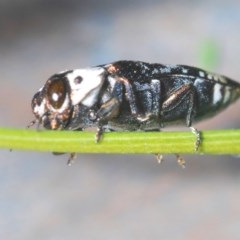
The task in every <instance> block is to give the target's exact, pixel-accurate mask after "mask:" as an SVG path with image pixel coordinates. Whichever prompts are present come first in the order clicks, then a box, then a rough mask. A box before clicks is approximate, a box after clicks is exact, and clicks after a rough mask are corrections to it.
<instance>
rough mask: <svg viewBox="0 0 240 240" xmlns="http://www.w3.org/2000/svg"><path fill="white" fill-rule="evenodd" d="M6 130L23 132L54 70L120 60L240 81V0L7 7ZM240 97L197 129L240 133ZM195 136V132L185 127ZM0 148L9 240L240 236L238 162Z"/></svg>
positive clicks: (1, 51) (0, 211)
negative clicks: (71, 158) (207, 57)
mask: <svg viewBox="0 0 240 240" xmlns="http://www.w3.org/2000/svg"><path fill="white" fill-rule="evenodd" d="M0 30H1V32H0V73H1V79H0V87H1V93H0V106H1V114H0V123H1V126H6V127H18V128H24V127H25V126H26V125H27V124H28V123H29V122H30V121H31V120H32V119H33V115H32V113H31V108H30V102H31V98H32V96H33V94H34V93H35V92H36V91H37V90H38V89H39V88H40V87H41V86H42V85H43V84H44V83H45V81H46V79H47V78H48V77H49V76H50V75H52V74H53V73H55V72H58V71H61V70H64V69H71V68H79V67H86V66H93V65H96V64H102V63H108V62H111V61H115V60H119V59H132V60H143V61H150V62H160V63H180V64H187V65H195V66H199V67H200V66H204V62H203V61H202V60H201V53H202V50H203V49H206V47H207V46H208V45H209V42H210V43H213V45H214V47H215V48H216V50H217V54H218V56H217V61H215V62H214V64H212V65H211V66H206V65H205V68H208V70H211V71H214V72H218V73H222V74H225V75H227V76H229V77H232V78H234V79H238V81H240V80H239V79H240V68H239V62H240V57H239V56H240V47H239V42H240V2H239V1H237V0H236V1H233V0H228V1H217V0H216V1H207V0H202V1H197V0H195V1H175V2H174V1H154V0H150V1H142V0H140V1H135V0H132V1H130V0H129V1H128V0H122V1H110V0H103V1H97V0H90V1H74V0H71V1H63V0H62V1H56V0H55V1H53V0H52V1H44V0H41V1H40V0H31V1H27V0H18V1H17V0H15V1H13V0H12V1H7V0H5V1H4V0H1V1H0ZM239 104H240V102H239V101H238V102H237V103H235V104H234V105H232V106H231V107H229V109H228V110H226V111H225V112H223V113H221V114H220V115H218V116H217V117H215V118H212V119H210V120H208V121H204V122H202V123H200V124H196V125H195V126H197V127H198V128H199V129H213V128H233V127H240V115H239ZM184 130H187V129H184ZM66 160H67V155H62V156H58V157H56V156H53V155H52V154H51V153H38V152H27V151H26V152H24V151H17V150H14V151H13V152H9V151H8V150H6V149H2V150H1V157H0V239H195V240H198V239H239V237H240V206H239V201H240V174H239V173H240V161H239V158H237V157H233V156H211V157H210V156H191V155H186V156H185V160H186V161H187V168H186V169H185V170H182V169H181V168H180V167H179V166H178V165H177V164H176V163H175V159H174V157H173V156H165V161H164V163H163V164H162V165H158V164H157V163H156V161H155V159H154V157H153V156H151V155H90V154H83V155H79V156H78V159H77V161H76V163H75V164H74V165H73V166H72V167H67V166H66Z"/></svg>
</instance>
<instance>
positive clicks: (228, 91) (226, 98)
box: [223, 87, 231, 103]
mask: <svg viewBox="0 0 240 240" xmlns="http://www.w3.org/2000/svg"><path fill="white" fill-rule="evenodd" d="M230 98H231V88H230V87H225V91H224V97H223V103H226V102H228V101H229V99H230Z"/></svg>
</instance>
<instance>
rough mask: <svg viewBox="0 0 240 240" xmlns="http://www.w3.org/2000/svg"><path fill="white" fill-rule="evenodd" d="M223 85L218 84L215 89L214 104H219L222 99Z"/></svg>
mask: <svg viewBox="0 0 240 240" xmlns="http://www.w3.org/2000/svg"><path fill="white" fill-rule="evenodd" d="M221 89H222V85H221V84H219V83H216V84H215V85H214V88H213V104H217V103H218V102H219V101H220V100H221V99H222V93H221Z"/></svg>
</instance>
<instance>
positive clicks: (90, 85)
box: [66, 67, 105, 107]
mask: <svg viewBox="0 0 240 240" xmlns="http://www.w3.org/2000/svg"><path fill="white" fill-rule="evenodd" d="M104 71H105V69H104V68H101V67H93V68H85V69H75V70H73V72H71V73H68V74H67V75H66V77H67V79H68V81H69V84H70V88H71V100H72V104H73V105H76V104H78V103H80V102H81V103H82V104H84V105H86V106H88V107H91V106H92V105H93V104H94V103H95V102H96V100H97V94H98V93H99V91H100V89H101V86H102V84H103V81H104V77H103V73H104ZM77 77H81V79H82V80H81V81H75V79H76V78H77Z"/></svg>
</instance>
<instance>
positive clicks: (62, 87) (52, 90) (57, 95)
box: [47, 78, 67, 109]
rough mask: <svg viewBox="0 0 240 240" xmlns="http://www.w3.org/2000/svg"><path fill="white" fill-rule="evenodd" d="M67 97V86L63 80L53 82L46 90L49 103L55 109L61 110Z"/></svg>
mask: <svg viewBox="0 0 240 240" xmlns="http://www.w3.org/2000/svg"><path fill="white" fill-rule="evenodd" d="M66 95H67V86H66V83H65V79H64V78H60V79H56V80H53V81H52V82H51V83H50V84H49V86H48V89H47V96H48V99H49V103H50V104H51V106H52V107H53V108H55V109H58V108H61V106H62V104H63V102H64V100H65V98H66Z"/></svg>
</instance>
